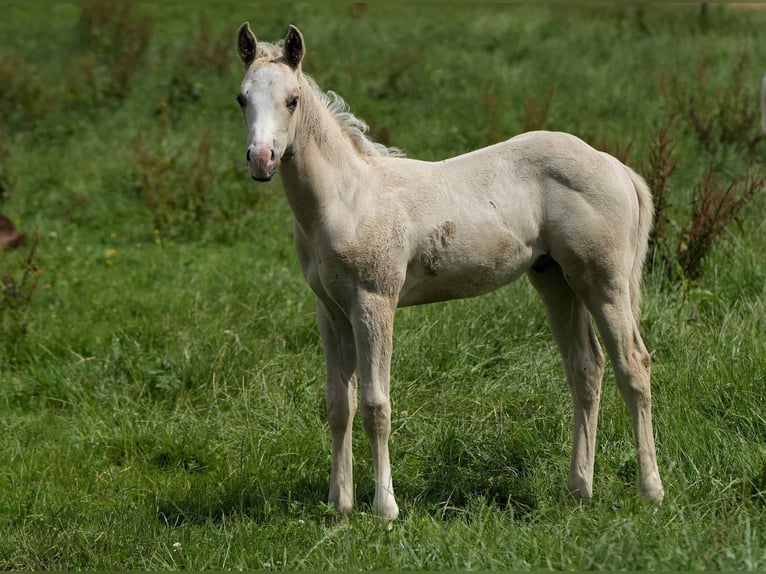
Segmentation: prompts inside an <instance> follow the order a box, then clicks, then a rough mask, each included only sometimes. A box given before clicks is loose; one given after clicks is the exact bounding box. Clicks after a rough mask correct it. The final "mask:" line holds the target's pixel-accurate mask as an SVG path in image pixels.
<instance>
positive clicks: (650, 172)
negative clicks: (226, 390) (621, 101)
mask: <svg viewBox="0 0 766 574" xmlns="http://www.w3.org/2000/svg"><path fill="white" fill-rule="evenodd" d="M675 124H676V116H673V115H670V116H667V118H666V120H665V121H664V122H663V123H662V124H661V125H660V126H659V127H658V128H657V129H655V130H654V131H653V132H652V134H651V135H650V139H649V150H648V156H649V157H648V159H647V160H646V163H645V164H644V166H643V172H644V177H645V178H646V183H647V184H648V185H649V189H651V190H652V199H653V201H654V227H653V228H652V231H651V234H650V235H649V252H650V253H651V254H652V256H651V257H649V264H650V265H654V264H655V262H657V261H660V260H662V261H665V262H667V258H668V242H669V238H668V235H667V234H668V231H667V220H668V210H669V208H670V205H669V203H668V194H669V192H670V178H671V176H672V175H673V172H674V171H675V169H676V160H675V158H674V157H673V152H674V150H675V146H676V140H675V137H674V136H673V133H672V132H673V128H674V127H675Z"/></svg>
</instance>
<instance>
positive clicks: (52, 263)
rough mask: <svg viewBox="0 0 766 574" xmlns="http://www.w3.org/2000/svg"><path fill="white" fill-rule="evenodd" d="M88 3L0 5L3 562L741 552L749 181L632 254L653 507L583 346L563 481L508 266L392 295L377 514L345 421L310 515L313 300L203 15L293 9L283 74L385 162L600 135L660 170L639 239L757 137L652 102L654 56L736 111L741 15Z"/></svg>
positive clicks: (325, 443) (320, 417)
mask: <svg viewBox="0 0 766 574" xmlns="http://www.w3.org/2000/svg"><path fill="white" fill-rule="evenodd" d="M120 6H122V5H120ZM120 6H117V5H116V4H114V3H111V4H108V3H97V4H92V3H90V4H83V5H75V4H71V5H69V4H55V5H52V6H51V7H50V10H49V12H48V13H46V17H45V18H43V17H41V15H40V14H39V12H38V9H37V8H36V7H33V6H32V5H31V4H30V5H25V4H11V5H8V6H7V7H6V8H5V9H4V10H5V12H4V17H3V18H2V19H0V35H1V36H2V38H3V39H4V41H3V43H2V46H0V80H2V82H0V83H2V84H3V86H4V87H6V86H7V89H4V90H0V122H1V123H0V185H2V191H3V193H2V195H1V197H2V199H0V211H1V212H2V213H3V214H4V215H6V216H7V217H9V218H10V219H11V220H12V221H13V222H14V223H15V224H16V226H17V227H18V228H19V229H20V230H21V231H22V232H25V233H27V236H28V237H29V238H31V237H34V236H35V234H38V236H39V243H38V242H36V243H35V244H34V249H35V250H34V251H30V250H29V247H31V245H27V247H26V248H23V249H21V250H14V251H0V272H4V270H6V269H7V270H8V274H9V275H8V277H10V278H11V279H9V281H11V282H12V283H13V284H15V285H17V286H18V287H19V289H17V291H16V292H18V293H22V294H23V293H25V295H24V296H23V297H21V298H19V299H16V300H14V303H13V304H14V305H15V307H14V311H13V313H14V314H13V315H11V314H9V313H10V312H9V311H8V310H7V309H8V306H7V302H5V301H6V300H5V299H3V300H2V301H4V303H2V305H6V306H5V307H1V308H0V318H3V321H5V323H3V325H10V326H14V329H13V335H12V336H11V335H9V333H10V331H9V330H8V329H4V330H3V332H2V335H0V336H1V337H2V339H0V386H2V389H3V392H2V394H0V429H2V433H1V434H0V437H1V438H0V531H1V532H2V535H1V536H0V567H1V568H6V569H40V570H43V569H104V570H106V569H114V570H117V569H195V570H201V569H245V568H247V569H265V570H293V569H297V570H325V569H326V570H351V569H391V570H395V569H423V570H426V569H428V570H446V569H460V570H463V569H465V570H470V569H476V570H479V569H498V570H500V569H523V570H531V569H610V570H612V569H613V570H640V569H678V570H681V569H683V570H687V569H688V570H691V569H750V570H757V569H763V568H764V567H766V534H764V533H765V532H766V518H764V516H766V515H765V514H764V493H766V447H764V444H766V414H764V408H763V404H764V391H763V389H764V381H765V379H766V339H764V337H763V334H764V332H766V331H765V329H766V309H765V308H764V285H766V265H764V262H763V258H762V253H763V252H764V249H765V248H766V239H764V238H765V237H766V233H764V223H763V221H764V218H763V213H764V209H766V206H765V205H764V198H763V195H762V194H758V193H754V194H752V197H749V198H748V201H746V202H744V203H742V205H741V210H740V211H739V212H738V213H737V214H736V215H737V217H736V218H735V219H733V221H732V222H731V224H729V225H726V226H724V227H723V228H722V229H720V230H719V232H717V233H716V235H715V238H714V240H713V241H711V242H710V244H709V245H707V246H706V247H707V249H706V251H705V253H704V256H703V257H702V259H701V262H700V264H699V267H698V269H699V274H698V275H697V276H696V277H695V278H694V280H693V281H691V280H687V281H685V282H678V281H677V278H669V276H668V274H667V272H666V269H665V268H664V267H657V268H655V269H654V270H653V271H651V272H649V273H648V275H647V278H646V281H645V296H644V310H643V314H642V317H643V319H642V332H643V334H644V336H645V339H646V343H647V346H648V348H649V349H650V351H651V353H652V360H653V399H654V413H655V426H656V435H657V447H658V455H659V459H660V460H659V462H660V469H661V472H662V473H663V479H664V482H665V487H666V492H667V497H666V501H665V502H664V503H663V505H662V506H660V507H659V508H656V509H655V508H653V507H651V506H648V505H645V504H644V503H642V502H640V501H639V500H638V499H637V497H636V493H635V479H636V469H635V464H634V462H633V460H634V456H633V446H632V439H631V435H630V432H631V431H630V421H629V417H628V414H627V412H626V409H625V407H624V406H623V404H622V402H621V400H620V398H619V395H618V393H617V391H616V387H615V384H614V379H613V376H612V374H611V371H610V370H608V371H607V376H606V377H605V381H604V392H603V398H602V407H601V417H600V426H599V442H598V452H597V456H596V476H595V484H594V492H595V495H596V496H595V499H594V500H593V501H591V502H589V503H582V504H580V503H576V502H574V501H572V500H571V499H570V497H569V496H568V495H567V493H566V488H565V485H564V482H565V477H566V473H567V469H568V464H569V453H570V441H571V419H572V412H571V407H570V401H569V396H568V391H567V389H566V384H565V382H564V377H563V371H562V369H561V365H560V359H559V358H558V355H557V353H556V350H555V346H554V344H553V342H552V340H551V337H550V334H549V332H548V328H547V326H546V322H545V314H544V310H543V308H542V305H541V304H540V303H539V301H538V300H537V298H536V296H535V294H534V290H533V289H532V288H531V287H530V286H529V285H528V284H527V283H526V282H525V281H524V280H521V281H519V282H518V283H516V284H514V285H512V286H510V287H508V288H505V289H503V290H501V291H498V292H495V293H492V294H489V295H487V296H485V297H482V298H477V299H472V300H464V301H455V302H451V303H447V304H438V305H432V306H427V307H422V308H408V309H403V310H401V311H400V312H399V314H398V316H397V327H396V332H395V354H394V361H393V369H392V370H393V382H392V397H393V414H392V420H393V436H392V444H391V448H392V458H393V470H394V482H395V483H396V487H397V491H398V496H399V503H400V507H401V509H402V516H401V518H400V519H399V520H398V521H397V522H396V523H395V524H394V525H393V528H392V529H390V530H389V529H387V528H386V527H385V525H381V524H380V523H379V522H378V521H377V520H376V519H375V518H374V517H373V516H371V515H370V507H371V502H372V496H373V492H374V485H373V483H372V469H371V458H370V454H369V447H368V446H367V444H366V439H365V437H364V433H363V432H362V430H361V425H357V427H356V429H355V436H354V446H355V453H356V458H355V473H356V478H357V485H356V489H357V490H356V499H357V505H358V510H357V511H356V512H355V513H353V514H352V515H351V516H349V517H348V518H347V519H345V520H340V519H339V518H338V517H337V516H335V515H334V513H333V511H332V509H330V508H328V507H327V506H326V504H325V500H326V496H327V492H326V491H327V487H328V475H329V463H330V445H329V434H328V431H327V430H326V423H325V416H324V406H323V405H324V399H323V396H324V395H323V379H324V366H323V362H322V353H321V348H320V342H319V337H318V334H317V329H316V324H315V320H314V302H313V298H312V296H311V294H310V292H309V290H308V288H307V287H306V285H305V283H304V281H303V279H302V278H301V276H300V272H299V270H298V265H297V262H296V258H295V255H294V253H293V252H292V245H291V229H292V226H291V215H290V212H289V208H288V206H287V205H286V202H285V201H284V200H283V199H282V196H281V188H280V185H279V183H278V182H274V183H272V184H268V185H263V186H257V187H256V186H253V184H252V183H251V182H250V181H249V179H248V177H247V174H246V172H245V170H244V166H243V165H242V164H243V155H244V153H243V145H244V134H243V128H242V125H241V118H240V116H239V112H238V110H237V106H236V103H235V101H234V96H235V94H236V90H237V86H238V84H239V81H240V75H241V65H240V64H239V62H238V61H237V59H236V55H235V53H234V48H233V35H232V34H231V31H232V30H233V29H235V27H236V26H237V25H238V24H240V23H241V22H242V21H244V20H250V22H251V24H252V25H253V28H254V30H255V32H256V34H257V35H258V37H259V38H262V39H272V40H273V39H276V38H279V37H281V36H282V35H283V34H284V31H285V29H286V25H287V24H288V23H294V24H297V25H298V26H299V27H300V28H301V30H302V32H303V34H304V37H305V39H306V43H307V49H308V52H307V57H306V60H305V63H304V66H305V70H306V72H308V73H309V74H311V75H312V76H313V77H314V78H315V79H316V80H317V81H318V83H319V84H320V85H321V86H323V87H325V88H327V89H333V90H336V91H337V92H338V93H340V94H342V95H343V96H344V98H346V99H347V100H348V101H349V102H350V103H351V104H352V106H353V109H354V111H355V112H356V113H358V114H359V115H360V116H361V117H363V118H365V120H367V121H368V123H369V124H370V125H371V132H372V133H374V134H376V135H377V136H378V137H380V138H381V139H385V140H390V141H385V143H391V144H392V145H397V146H400V147H402V148H403V149H404V150H405V151H407V153H408V155H409V156H411V157H416V158H423V159H442V158H444V157H447V156H450V155H454V154H457V153H462V152H465V151H468V150H470V149H472V148H475V147H478V146H480V145H484V144H486V143H488V142H489V141H495V140H497V139H503V138H505V137H508V136H510V135H513V134H515V133H517V132H519V131H521V130H523V129H527V128H531V127H543V128H545V129H556V130H565V131H571V132H573V133H576V134H578V135H580V136H581V137H583V138H584V139H586V140H588V141H589V142H590V143H592V144H594V145H596V146H601V145H602V144H605V146H606V147H607V148H610V149H612V150H613V151H615V152H616V153H619V154H620V155H623V156H625V157H626V158H627V159H628V161H629V162H630V163H631V165H633V166H634V167H637V168H639V170H640V171H642V172H643V173H644V174H645V175H647V177H648V178H649V179H650V180H651V181H652V182H654V183H653V185H654V187H655V188H656V189H657V190H659V189H660V188H662V195H660V196H659V197H661V200H662V202H663V204H662V207H661V208H659V211H660V213H661V215H662V216H663V219H662V227H661V228H659V229H661V233H663V234H664V235H662V236H661V238H657V237H656V238H655V239H656V241H664V243H663V245H664V246H665V247H667V248H668V249H667V250H666V251H665V252H664V253H665V255H666V256H667V257H668V258H672V257H675V256H677V255H678V252H677V251H675V247H676V245H677V243H676V242H677V240H678V238H679V237H681V236H684V237H687V236H685V235H684V233H686V232H687V231H688V229H686V228H685V225H686V224H687V222H689V221H694V205H695V203H694V200H695V198H699V197H700V191H699V189H700V188H699V185H700V182H704V181H705V179H704V178H705V173H706V170H707V169H708V168H709V166H711V165H712V166H713V174H712V175H711V176H710V177H711V181H713V180H715V181H718V182H722V183H721V185H719V186H718V187H716V188H715V189H718V190H721V189H723V190H727V189H728V187H727V186H728V185H729V183H731V182H735V181H737V178H744V177H745V175H746V174H748V173H756V172H757V169H758V167H759V166H760V164H761V163H762V158H763V157H765V156H764V155H763V154H764V153H766V150H764V148H763V143H762V141H760V140H758V139H757V138H755V136H754V131H753V130H755V129H756V127H757V126H753V127H752V129H751V127H749V126H748V125H744V124H743V125H741V127H740V131H741V132H742V133H741V136H742V137H741V138H740V139H738V138H737V135H736V133H735V134H733V135H732V134H730V130H728V131H727V130H724V129H723V128H721V127H720V126H721V124H716V123H714V124H713V125H714V126H719V127H714V128H712V129H711V132H710V133H711V136H710V137H712V138H713V139H714V140H715V142H714V145H711V144H707V143H705V142H704V141H701V140H700V138H699V133H698V131H697V130H696V129H694V127H693V125H692V124H690V123H689V121H688V120H687V118H688V116H684V115H683V111H684V110H683V109H680V108H679V107H677V106H675V104H674V103H673V102H674V100H673V99H671V98H668V93H667V90H668V86H669V85H670V84H669V83H668V82H669V78H675V79H674V80H673V81H674V82H676V83H675V84H674V88H673V89H674V91H675V94H676V95H677V96H678V97H679V98H681V99H680V100H676V103H678V102H679V101H680V102H681V103H684V102H688V99H687V100H684V99H683V97H685V95H686V96H688V95H689V94H697V95H700V94H707V95H706V96H705V97H708V98H711V97H712V98H713V99H712V100H711V99H708V100H707V101H708V103H709V107H708V108H705V109H702V110H700V111H705V110H707V113H713V112H712V110H721V114H723V113H724V108H725V109H726V113H729V111H731V110H730V109H729V108H728V107H726V106H728V104H726V105H724V106H723V107H716V106H718V104H717V103H716V102H728V101H730V99H731V98H729V99H726V98H719V97H717V96H710V94H724V93H730V94H734V93H736V94H738V96H737V98H735V100H736V102H741V106H742V107H741V108H740V109H741V110H744V111H742V112H741V113H740V114H739V115H738V116H737V117H740V118H744V117H745V115H743V114H749V113H750V112H749V111H748V110H749V109H750V108H749V106H750V105H751V104H748V103H747V102H748V100H747V97H748V96H747V94H751V95H752V97H753V104H752V105H755V102H756V101H757V100H756V99H755V98H756V96H757V90H758V86H759V85H760V78H761V77H762V73H763V70H762V69H761V68H762V62H764V61H766V46H764V44H763V42H762V41H761V38H762V33H761V31H762V30H763V28H764V25H766V14H762V12H761V11H755V10H741V9H737V8H732V7H723V6H710V8H709V10H708V12H707V15H706V17H705V19H700V17H699V9H698V8H695V7H688V8H663V7H659V6H648V5H647V6H645V7H643V8H642V9H640V10H638V9H635V8H630V7H620V6H613V7H580V8H577V7H571V6H563V5H557V6H555V7H535V6H511V5H507V6H489V5H486V6H485V5H462V6H461V5H448V6H438V7H437V6H433V7H432V6H428V5H423V6H417V7H408V6H402V5H397V6H395V7H388V8H387V7H381V6H376V5H365V6H362V5H356V4H355V5H351V6H343V5H334V4H331V5H323V4H296V5H285V6H283V5H276V4H275V5H270V6H266V5H263V6H258V8H257V10H255V9H254V8H253V7H252V6H245V5H242V6H239V5H238V6H235V5H231V4H226V5H223V4H209V5H198V6H196V7H194V8H189V6H187V5H183V6H182V5H180V4H179V5H173V4H167V5H165V4H156V5H149V4H136V5H131V7H130V8H127V7H120ZM227 42H229V44H230V45H229V46H227ZM227 50H229V53H228V55H227V52H226V51H227ZM742 54H748V57H747V59H743V58H742ZM227 58H228V59H227ZM700 62H704V85H703V84H702V83H700V76H699V75H698V73H697V71H698V70H699V66H700ZM113 63H114V64H117V63H118V64H119V65H118V66H117V68H118V69H113V68H112V64H113ZM733 66H734V67H733ZM78 70H80V71H81V70H90V71H91V72H92V76H90V77H89V76H88V75H87V74H83V73H81V72H80V71H78ZM733 71H734V73H735V75H734V76H732V73H733ZM732 77H734V78H735V79H736V82H737V83H736V86H735V87H736V90H734V91H733V92H732V91H731V90H729V91H727V89H728V88H727V85H729V84H727V82H730V81H731V79H732ZM702 88H704V89H702ZM682 96H683V97H682ZM700 97H702V96H701V95H700ZM740 97H741V100H740V99H739V98H740ZM735 100H732V101H735ZM679 105H680V104H679ZM684 105H685V104H684ZM737 105H740V104H737ZM721 114H718V112H715V113H713V116H712V117H715V118H718V117H719V116H720V117H721V119H722V120H723V119H724V118H723V116H721ZM671 116H673V117H675V118H676V120H675V121H674V122H673V123H672V124H669V123H667V122H668V118H669V117H671ZM727 117H728V116H727ZM716 121H718V120H716ZM727 121H728V120H727ZM734 123H736V122H734ZM734 123H732V122H729V123H728V124H727V125H734ZM756 123H757V122H756ZM724 133H725V134H726V136H725V137H724V136H723V134H724ZM650 176H651V177H650ZM652 177H653V178H654V179H652ZM716 178H718V179H716ZM742 181H745V180H744V179H742ZM737 189H741V188H737ZM695 190H697V191H695ZM702 196H704V194H702ZM685 241H686V242H687V245H688V239H686V240H685ZM25 273H26V275H25ZM687 279H688V278H687ZM24 289H26V291H25V290H24ZM16 327H18V328H16ZM21 327H23V328H21Z"/></svg>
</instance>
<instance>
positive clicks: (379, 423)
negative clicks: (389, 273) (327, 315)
mask: <svg viewBox="0 0 766 574" xmlns="http://www.w3.org/2000/svg"><path fill="white" fill-rule="evenodd" d="M395 310H396V303H395V302H394V301H392V300H391V299H390V298H388V297H384V296H381V295H377V294H374V293H368V292H365V291H361V292H360V293H359V296H358V300H357V301H356V304H355V305H354V308H353V309H352V313H351V323H352V325H353V328H354V338H355V340H356V353H357V359H358V366H359V380H360V385H361V405H360V412H361V415H362V425H363V426H364V430H365V433H366V434H367V438H368V439H369V441H370V447H371V449H372V457H373V465H374V468H375V499H374V501H373V510H374V512H375V513H376V514H377V515H378V516H380V517H381V518H383V519H385V520H393V519H394V518H396V517H397V516H398V514H399V507H398V506H397V504H396V499H395V497H394V487H393V482H392V479H391V463H390V459H389V454H388V438H389V436H390V434H391V402H390V397H389V388H390V373H391V350H392V344H393V341H392V338H393V330H394V312H395Z"/></svg>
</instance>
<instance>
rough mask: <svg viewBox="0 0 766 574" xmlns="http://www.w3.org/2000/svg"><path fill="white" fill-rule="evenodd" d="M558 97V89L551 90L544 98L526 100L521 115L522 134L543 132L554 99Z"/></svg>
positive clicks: (533, 97)
mask: <svg viewBox="0 0 766 574" xmlns="http://www.w3.org/2000/svg"><path fill="white" fill-rule="evenodd" d="M555 95H556V88H555V87H553V88H550V89H548V91H547V92H545V95H544V96H543V97H542V98H539V97H537V96H529V97H527V98H525V99H524V109H523V111H522V112H521V113H520V114H519V123H520V124H521V131H522V132H529V131H533V130H541V129H543V127H544V126H545V122H546V121H547V120H548V114H549V113H550V111H551V105H552V104H553V97H554V96H555Z"/></svg>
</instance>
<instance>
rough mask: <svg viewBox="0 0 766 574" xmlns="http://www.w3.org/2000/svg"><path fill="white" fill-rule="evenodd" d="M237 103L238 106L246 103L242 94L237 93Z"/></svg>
mask: <svg viewBox="0 0 766 574" xmlns="http://www.w3.org/2000/svg"><path fill="white" fill-rule="evenodd" d="M237 103H238V104H239V107H240V108H244V107H245V106H246V105H247V100H246V99H245V96H244V95H243V94H238V95H237Z"/></svg>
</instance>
